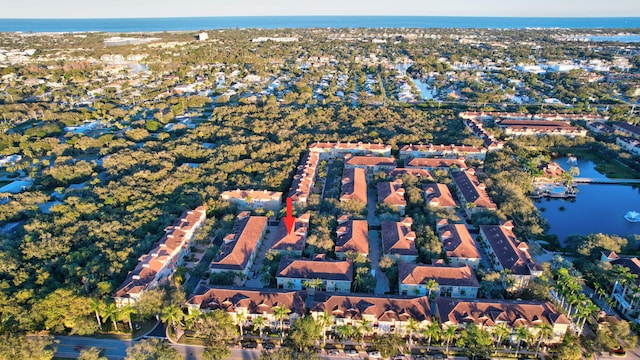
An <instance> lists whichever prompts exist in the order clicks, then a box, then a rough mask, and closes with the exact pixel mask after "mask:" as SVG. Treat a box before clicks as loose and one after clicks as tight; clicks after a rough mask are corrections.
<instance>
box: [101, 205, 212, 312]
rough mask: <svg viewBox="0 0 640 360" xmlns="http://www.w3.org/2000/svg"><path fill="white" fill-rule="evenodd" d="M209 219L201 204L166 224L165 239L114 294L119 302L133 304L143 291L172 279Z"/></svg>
mask: <svg viewBox="0 0 640 360" xmlns="http://www.w3.org/2000/svg"><path fill="white" fill-rule="evenodd" d="M206 218H207V208H206V207H204V206H199V207H197V208H196V209H195V210H188V211H185V212H184V213H183V214H182V216H181V217H180V218H179V219H178V220H176V222H175V223H174V224H173V225H172V226H169V227H167V228H166V229H165V235H164V236H163V237H162V239H160V241H158V243H156V245H155V246H154V247H153V249H152V250H151V251H150V252H149V253H148V254H145V255H142V256H141V257H140V262H139V263H138V265H137V266H136V267H135V269H133V270H132V271H130V272H129V273H128V274H127V278H126V279H125V280H124V282H123V283H122V284H121V285H120V286H119V287H118V290H116V292H115V294H114V295H113V298H114V299H115V303H116V305H117V306H118V307H121V306H125V305H130V304H133V303H135V302H136V301H138V300H140V297H141V296H142V294H143V293H144V291H146V290H148V289H152V288H154V287H156V286H157V285H158V284H159V283H160V282H162V281H163V280H164V279H168V278H170V277H171V276H172V275H173V273H174V271H175V270H176V267H178V266H179V265H180V264H182V260H183V259H184V257H185V256H186V255H187V254H189V251H190V249H191V247H190V246H189V245H190V243H191V239H192V238H193V235H194V234H195V232H196V231H197V230H198V229H199V228H200V227H201V226H202V224H204V222H205V220H206Z"/></svg>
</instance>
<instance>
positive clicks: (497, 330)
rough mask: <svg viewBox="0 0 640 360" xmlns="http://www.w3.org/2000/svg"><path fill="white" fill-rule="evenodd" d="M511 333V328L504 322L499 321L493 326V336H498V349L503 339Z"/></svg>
mask: <svg viewBox="0 0 640 360" xmlns="http://www.w3.org/2000/svg"><path fill="white" fill-rule="evenodd" d="M510 334H511V329H509V328H508V327H507V325H506V324H504V323H499V324H498V325H496V326H494V327H493V336H494V337H496V349H497V348H498V347H499V346H500V344H501V343H502V341H503V340H504V339H505V338H506V337H507V336H509V335H510Z"/></svg>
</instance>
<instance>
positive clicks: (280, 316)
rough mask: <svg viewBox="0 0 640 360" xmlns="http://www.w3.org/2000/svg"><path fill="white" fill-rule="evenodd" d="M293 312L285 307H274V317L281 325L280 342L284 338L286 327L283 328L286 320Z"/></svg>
mask: <svg viewBox="0 0 640 360" xmlns="http://www.w3.org/2000/svg"><path fill="white" fill-rule="evenodd" d="M290 312H291V310H290V309H288V308H286V307H284V306H274V307H273V316H274V317H275V318H276V320H278V323H279V325H280V342H282V338H283V336H284V335H283V334H284V327H283V323H284V319H287V318H288V317H289V313H290Z"/></svg>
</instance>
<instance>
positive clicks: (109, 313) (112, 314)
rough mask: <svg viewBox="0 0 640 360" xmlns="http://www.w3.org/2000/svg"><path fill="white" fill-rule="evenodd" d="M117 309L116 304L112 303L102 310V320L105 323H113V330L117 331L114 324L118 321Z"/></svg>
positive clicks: (116, 326)
mask: <svg viewBox="0 0 640 360" xmlns="http://www.w3.org/2000/svg"><path fill="white" fill-rule="evenodd" d="M119 310H120V309H118V307H117V306H116V304H114V303H110V304H109V305H107V306H106V307H105V308H104V313H103V314H104V319H105V320H106V321H109V320H111V322H112V323H113V328H114V329H115V330H116V331H118V324H117V323H116V322H117V321H118V313H119Z"/></svg>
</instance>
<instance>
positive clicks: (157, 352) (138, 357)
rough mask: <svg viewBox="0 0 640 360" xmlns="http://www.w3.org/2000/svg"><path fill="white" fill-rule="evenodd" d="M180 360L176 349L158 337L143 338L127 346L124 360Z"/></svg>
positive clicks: (180, 357)
mask: <svg viewBox="0 0 640 360" xmlns="http://www.w3.org/2000/svg"><path fill="white" fill-rule="evenodd" d="M152 359H157V360H182V356H181V355H180V353H178V350H176V349H174V348H172V347H171V346H169V344H168V343H166V342H164V341H161V340H158V339H143V340H140V341H137V342H135V343H134V344H133V345H132V346H130V347H129V348H127V357H125V360H152Z"/></svg>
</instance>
